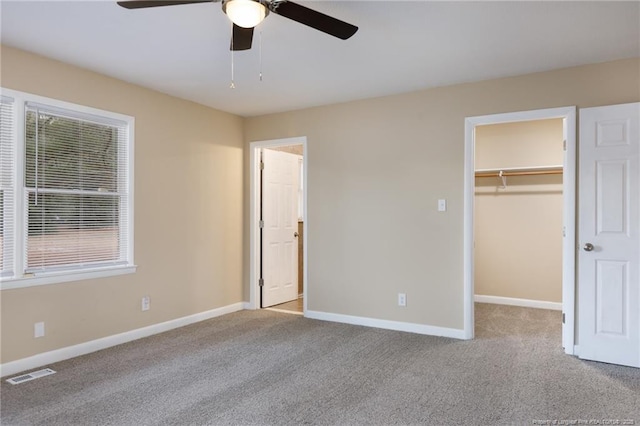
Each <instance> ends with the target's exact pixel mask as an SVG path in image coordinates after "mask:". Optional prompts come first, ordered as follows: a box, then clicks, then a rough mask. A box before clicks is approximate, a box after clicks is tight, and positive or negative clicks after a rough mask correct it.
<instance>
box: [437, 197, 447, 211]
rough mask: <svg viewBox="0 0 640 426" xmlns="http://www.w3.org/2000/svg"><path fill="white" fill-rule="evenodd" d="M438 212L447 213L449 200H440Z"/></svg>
mask: <svg viewBox="0 0 640 426" xmlns="http://www.w3.org/2000/svg"><path fill="white" fill-rule="evenodd" d="M438 211H439V212H446V211H447V200H444V199H441V200H438Z"/></svg>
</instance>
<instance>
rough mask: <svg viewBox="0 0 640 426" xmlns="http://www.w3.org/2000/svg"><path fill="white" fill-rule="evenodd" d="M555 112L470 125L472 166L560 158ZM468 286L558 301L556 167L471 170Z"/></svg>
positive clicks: (559, 246)
mask: <svg viewBox="0 0 640 426" xmlns="http://www.w3.org/2000/svg"><path fill="white" fill-rule="evenodd" d="M562 144H563V122H562V119H552V120H538V121H529V122H518V123H506V124H496V125H487V126H480V127H476V170H480V169H503V168H504V169H509V168H530V167H541V166H551V165H562V163H563V147H562ZM475 184H476V193H475V294H476V295H484V296H498V297H507V298H517V299H528V300H536V301H547V302H561V301H562V174H548V175H537V176H517V177H516V176H513V177H507V178H506V187H505V188H502V181H501V179H499V178H497V177H485V178H479V177H476V180H475Z"/></svg>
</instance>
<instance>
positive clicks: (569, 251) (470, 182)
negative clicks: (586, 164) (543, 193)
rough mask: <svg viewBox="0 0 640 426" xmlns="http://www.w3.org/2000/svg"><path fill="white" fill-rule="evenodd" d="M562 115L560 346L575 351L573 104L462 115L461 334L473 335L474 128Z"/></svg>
mask: <svg viewBox="0 0 640 426" xmlns="http://www.w3.org/2000/svg"><path fill="white" fill-rule="evenodd" d="M552 118H562V119H564V126H563V127H564V140H565V141H566V149H565V151H564V161H563V178H562V197H563V209H562V210H563V212H562V216H563V218H562V223H563V232H564V239H563V242H562V312H563V315H564V327H563V329H562V346H563V347H564V351H565V353H567V354H571V355H573V354H574V342H575V311H576V297H575V296H576V279H575V275H576V273H575V264H576V253H575V247H576V107H575V106H570V107H561V108H548V109H539V110H531V111H518V112H509V113H502V114H492V115H483V116H477V117H467V118H465V137H464V139H465V146H464V164H465V166H464V216H463V217H464V292H463V297H464V337H465V339H473V337H474V327H475V320H474V293H475V292H474V255H473V250H474V196H475V128H476V126H480V125H486V124H501V123H512V122H516V121H534V120H545V119H552Z"/></svg>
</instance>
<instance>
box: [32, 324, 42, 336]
mask: <svg viewBox="0 0 640 426" xmlns="http://www.w3.org/2000/svg"><path fill="white" fill-rule="evenodd" d="M33 337H34V338H36V339H37V338H38V337H44V322H37V323H35V324H33Z"/></svg>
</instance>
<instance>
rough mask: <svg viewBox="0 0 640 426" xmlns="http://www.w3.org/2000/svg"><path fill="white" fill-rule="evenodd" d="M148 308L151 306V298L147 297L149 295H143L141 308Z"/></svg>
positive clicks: (144, 309) (146, 309)
mask: <svg viewBox="0 0 640 426" xmlns="http://www.w3.org/2000/svg"><path fill="white" fill-rule="evenodd" d="M149 308H151V299H149V296H144V297H143V298H142V310H143V311H148V310H149Z"/></svg>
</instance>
